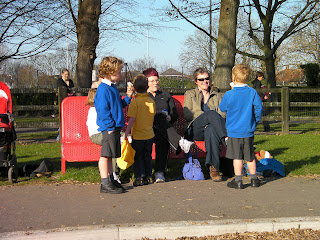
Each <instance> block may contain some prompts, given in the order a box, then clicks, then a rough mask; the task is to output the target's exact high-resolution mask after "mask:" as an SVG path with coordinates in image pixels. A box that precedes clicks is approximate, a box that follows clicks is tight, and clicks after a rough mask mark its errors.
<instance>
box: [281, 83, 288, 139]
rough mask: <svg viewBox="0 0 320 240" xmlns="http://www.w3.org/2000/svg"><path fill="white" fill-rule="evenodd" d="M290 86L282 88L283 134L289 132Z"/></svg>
mask: <svg viewBox="0 0 320 240" xmlns="http://www.w3.org/2000/svg"><path fill="white" fill-rule="evenodd" d="M289 106H290V102H289V88H288V87H283V88H281V115H282V134H283V135H286V134H289V121H290V116H289Z"/></svg>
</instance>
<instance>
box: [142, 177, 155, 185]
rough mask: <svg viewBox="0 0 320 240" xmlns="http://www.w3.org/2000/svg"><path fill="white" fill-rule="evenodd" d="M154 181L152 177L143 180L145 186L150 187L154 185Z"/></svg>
mask: <svg viewBox="0 0 320 240" xmlns="http://www.w3.org/2000/svg"><path fill="white" fill-rule="evenodd" d="M153 183H154V181H153V179H152V177H144V178H143V185H148V184H153Z"/></svg>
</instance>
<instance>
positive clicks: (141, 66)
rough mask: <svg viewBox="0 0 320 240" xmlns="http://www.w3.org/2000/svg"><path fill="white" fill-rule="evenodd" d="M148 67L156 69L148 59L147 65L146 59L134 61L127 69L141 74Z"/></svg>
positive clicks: (152, 60) (152, 61)
mask: <svg viewBox="0 0 320 240" xmlns="http://www.w3.org/2000/svg"><path fill="white" fill-rule="evenodd" d="M150 67H153V68H157V65H156V64H155V62H154V59H153V58H149V63H148V59H147V58H146V57H144V58H138V59H135V60H133V61H132V63H129V69H130V70H132V71H138V72H142V71H143V70H146V69H147V68H150Z"/></svg>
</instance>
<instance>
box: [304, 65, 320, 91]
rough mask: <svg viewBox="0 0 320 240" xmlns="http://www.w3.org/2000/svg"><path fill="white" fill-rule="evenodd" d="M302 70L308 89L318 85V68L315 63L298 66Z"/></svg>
mask: <svg viewBox="0 0 320 240" xmlns="http://www.w3.org/2000/svg"><path fill="white" fill-rule="evenodd" d="M300 67H301V68H302V69H304V74H305V75H306V78H307V85H308V86H309V87H317V86H319V85H320V79H319V71H320V67H319V65H318V64H316V63H308V64H304V65H301V66H300Z"/></svg>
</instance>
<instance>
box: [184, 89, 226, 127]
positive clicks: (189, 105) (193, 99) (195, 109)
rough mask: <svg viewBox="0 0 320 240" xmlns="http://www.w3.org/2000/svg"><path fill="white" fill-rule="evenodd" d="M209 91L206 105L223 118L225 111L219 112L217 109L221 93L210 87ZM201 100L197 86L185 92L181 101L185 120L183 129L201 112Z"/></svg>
mask: <svg viewBox="0 0 320 240" xmlns="http://www.w3.org/2000/svg"><path fill="white" fill-rule="evenodd" d="M209 91H210V97H209V99H208V101H207V105H208V107H209V108H210V109H211V110H214V111H216V112H218V113H219V114H220V115H221V116H222V117H223V118H225V113H223V112H221V111H220V109H219V104H220V102H221V99H222V94H221V93H218V92H216V91H214V90H213V89H212V88H210V90H209ZM201 102H202V93H201V91H200V90H199V89H198V88H197V87H196V88H195V89H192V90H188V91H186V92H185V94H184V102H183V114H184V119H185V120H186V125H185V129H186V128H189V127H190V125H191V124H192V122H193V121H194V120H195V119H196V118H197V117H199V116H200V115H201V114H202V113H203V111H202V110H201Z"/></svg>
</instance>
